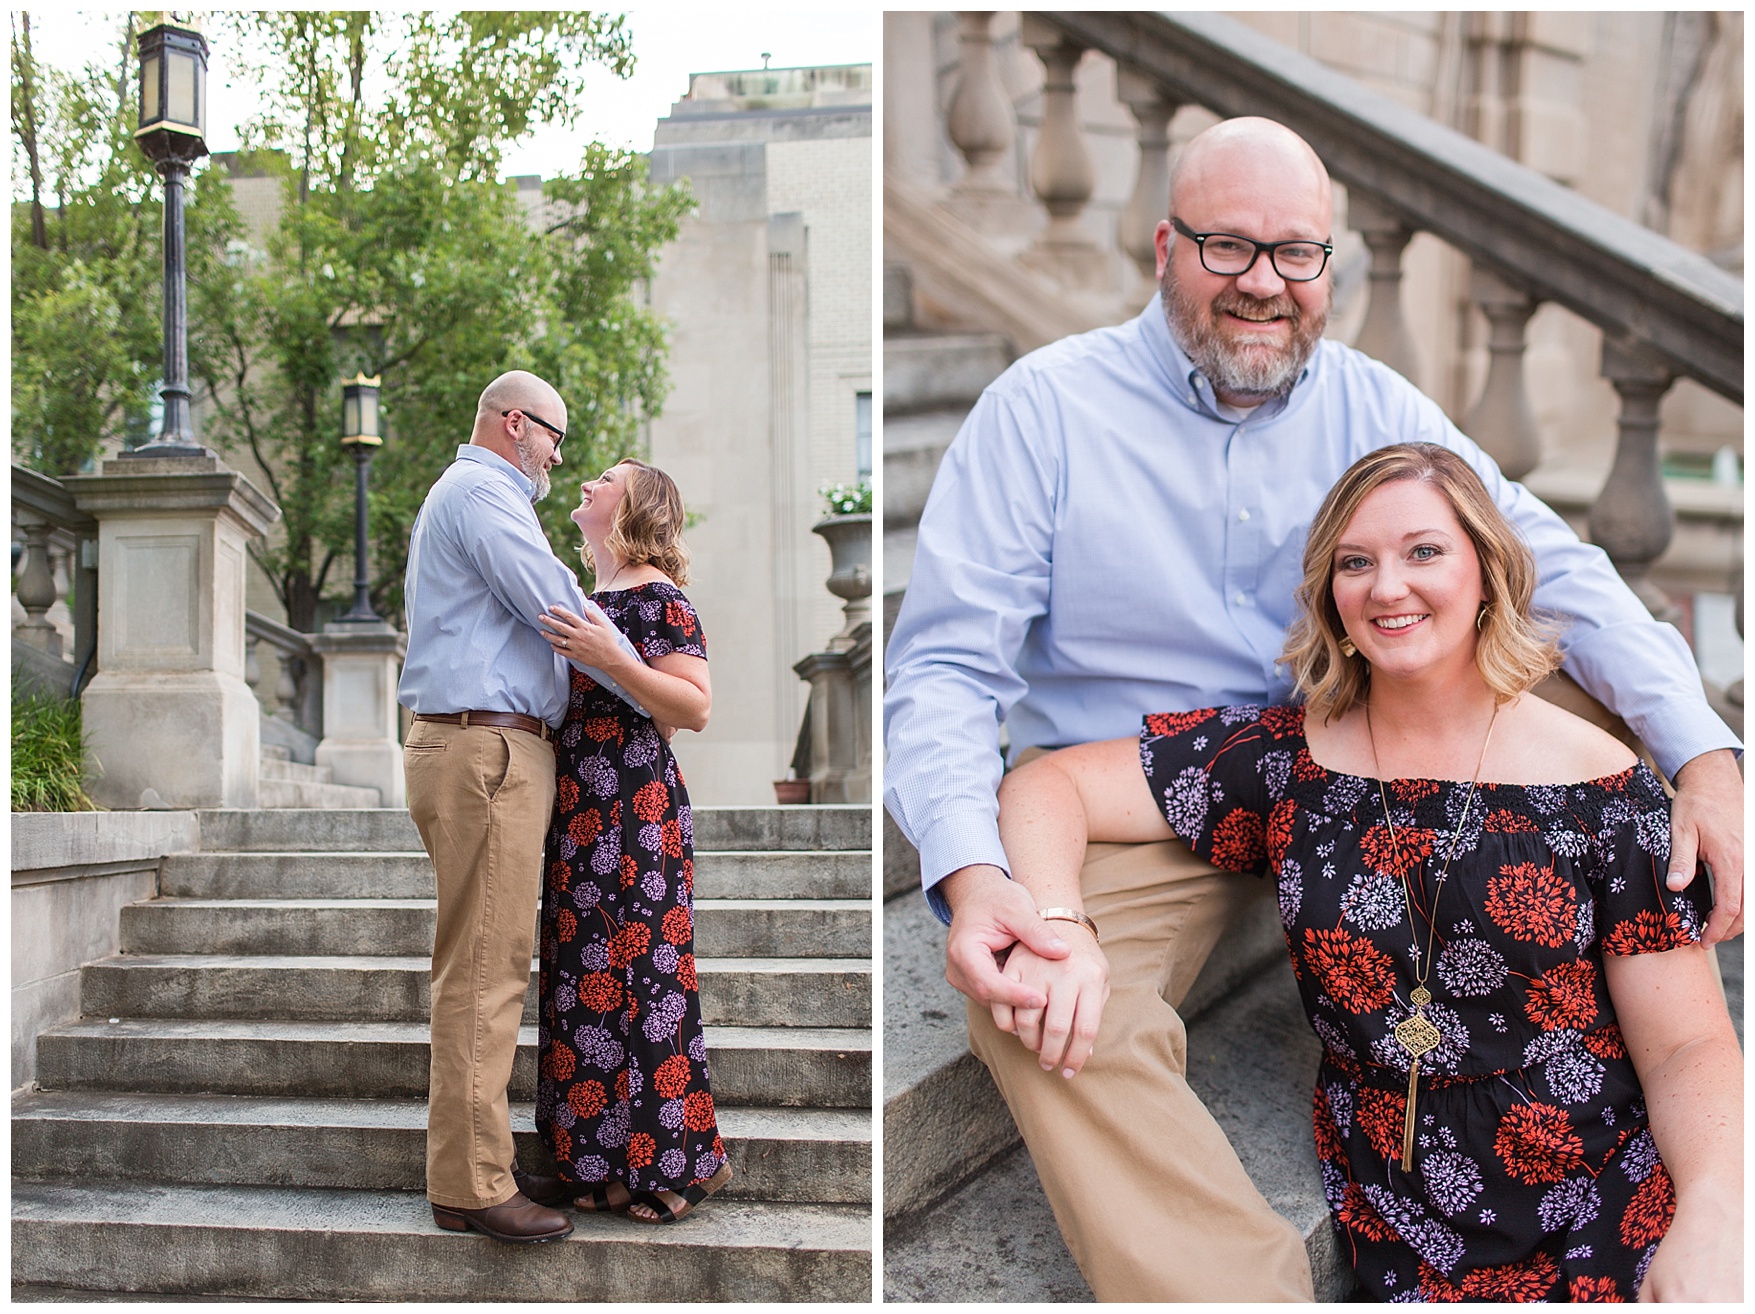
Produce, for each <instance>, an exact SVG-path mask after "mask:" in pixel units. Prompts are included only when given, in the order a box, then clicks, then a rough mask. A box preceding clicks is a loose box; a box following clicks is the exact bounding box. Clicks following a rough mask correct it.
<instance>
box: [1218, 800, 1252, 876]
mask: <svg viewBox="0 0 1755 1314" xmlns="http://www.w3.org/2000/svg"><path fill="white" fill-rule="evenodd" d="M1263 836H1264V831H1263V827H1262V824H1261V816H1260V814H1259V813H1255V812H1251V811H1250V810H1249V809H1248V808H1234V809H1232V810H1231V812H1229V813H1228V814H1226V816H1225V817H1224V819H1223V820H1221V821H1220V822H1219V824H1218V825H1216V826H1214V827H1213V866H1215V867H1219V868H1222V869H1223V870H1225V871H1248V870H1249V869H1250V868H1252V867H1254V866H1255V865H1256V864H1257V863H1259V862H1260V861H1261V860H1262V858H1263V856H1265V849H1264V847H1263Z"/></svg>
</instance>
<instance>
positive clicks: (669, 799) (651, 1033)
mask: <svg viewBox="0 0 1755 1314" xmlns="http://www.w3.org/2000/svg"><path fill="white" fill-rule="evenodd" d="M594 598H595V601H596V602H597V603H598V605H600V606H601V607H602V608H603V609H604V611H605V612H606V613H607V614H608V616H609V618H610V620H611V621H612V622H614V624H615V625H616V626H617V627H618V628H620V629H621V630H622V632H623V633H624V634H626V635H627V636H628V638H629V639H631V640H632V641H633V643H634V646H635V647H636V648H637V649H639V651H640V654H641V655H642V656H643V657H647V658H651V657H662V656H664V655H665V654H667V653H673V652H680V653H687V654H688V655H690V656H694V657H701V658H705V657H706V655H707V647H706V641H705V638H704V636H703V635H702V633H701V624H700V620H699V618H698V617H697V616H696V615H695V609H694V608H693V607H692V606H691V605H690V604H689V600H688V599H687V598H686V597H684V596H683V594H682V590H680V589H678V588H677V587H676V586H675V585H674V584H670V583H668V582H657V583H651V584H641V585H638V586H636V587H634V588H631V589H619V590H614V591H610V592H604V593H599V594H596V595H594ZM572 678H573V687H572V698H571V701H570V702H569V704H568V707H567V716H566V719H565V721H563V722H562V724H561V729H560V732H559V734H557V735H556V737H555V817H554V824H553V825H552V826H551V827H550V829H549V834H548V848H547V853H546V857H545V867H546V872H547V875H546V879H545V882H544V890H543V900H542V933H541V938H540V941H539V948H538V957H539V960H540V963H541V984H540V991H541V999H542V1002H541V1009H540V1014H539V1019H538V1038H537V1070H538V1075H537V1087H536V1126H537V1130H538V1132H539V1133H540V1134H541V1136H542V1139H543V1141H544V1142H545V1143H546V1144H547V1145H548V1147H549V1150H550V1151H551V1152H552V1153H553V1154H554V1157H555V1163H556V1164H557V1165H558V1166H559V1168H560V1172H561V1176H562V1177H563V1178H565V1179H566V1180H568V1181H572V1182H578V1183H581V1184H583V1185H591V1184H594V1183H608V1182H616V1181H619V1182H621V1183H623V1184H624V1185H626V1186H627V1188H628V1189H629V1190H630V1191H678V1192H680V1191H681V1190H683V1188H685V1187H687V1186H689V1185H691V1184H693V1183H695V1182H699V1181H704V1180H705V1179H707V1178H709V1177H711V1176H712V1175H713V1174H714V1172H716V1171H717V1170H718V1168H719V1165H720V1164H721V1163H723V1162H724V1160H725V1144H724V1142H723V1141H722V1140H721V1139H720V1137H719V1128H718V1120H717V1117H716V1115H715V1113H714V1109H713V1096H712V1093H711V1091H710V1090H709V1088H708V1082H707V1050H706V1045H705V1042H704V1041H703V1040H702V1037H701V1006H700V998H699V996H698V994H697V993H696V979H695V955H694V880H695V866H694V851H693V840H694V835H693V828H692V824H691V818H690V813H689V796H688V792H687V791H686V790H685V789H684V787H683V778H682V772H681V771H680V770H679V769H678V767H677V764H676V759H675V758H674V757H672V756H671V752H670V747H669V745H667V744H666V743H665V742H664V741H663V739H662V738H660V737H659V735H658V732H657V731H656V730H655V729H654V728H653V725H652V722H651V721H650V720H648V719H647V718H645V717H643V716H641V715H640V714H639V713H638V712H636V711H634V709H633V708H631V707H629V706H628V705H627V704H626V703H624V702H623V701H622V700H621V699H620V698H618V697H617V696H616V695H615V694H613V693H610V692H609V691H608V690H607V689H604V688H603V687H601V686H600V685H598V684H597V682H596V681H594V680H592V679H591V678H590V677H589V676H586V675H585V674H583V673H582V672H581V671H579V670H577V669H574V671H573V677H572Z"/></svg>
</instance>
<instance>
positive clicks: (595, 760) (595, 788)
mask: <svg viewBox="0 0 1755 1314" xmlns="http://www.w3.org/2000/svg"><path fill="white" fill-rule="evenodd" d="M579 783H580V784H581V785H583V786H584V787H585V788H586V789H587V790H589V791H590V793H591V796H592V797H593V798H608V797H609V796H610V795H611V794H613V793H615V792H616V790H617V789H619V788H620V787H621V781H620V780H619V779H618V778H617V777H616V773H615V768H614V767H612V766H611V765H610V764H609V761H608V760H607V759H606V758H601V757H588V758H585V759H584V760H583V761H581V762H580V763H579Z"/></svg>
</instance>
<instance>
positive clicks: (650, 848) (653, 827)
mask: <svg viewBox="0 0 1755 1314" xmlns="http://www.w3.org/2000/svg"><path fill="white" fill-rule="evenodd" d="M639 841H640V847H641V848H643V849H645V850H646V852H648V853H662V852H664V831H663V829H662V828H661V827H660V826H659V825H658V823H657V822H648V823H647V824H646V825H644V826H641V827H640V833H639ZM653 897H654V898H656V897H657V896H656V895H654V896H653Z"/></svg>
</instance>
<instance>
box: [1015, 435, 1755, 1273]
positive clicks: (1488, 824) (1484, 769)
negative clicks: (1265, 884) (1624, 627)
mask: <svg viewBox="0 0 1755 1314" xmlns="http://www.w3.org/2000/svg"><path fill="white" fill-rule="evenodd" d="M1534 586H1535V567H1534V562H1533V560H1532V558H1531V556H1530V553H1529V550H1528V548H1527V547H1526V546H1525V545H1524V544H1523V543H1522V541H1521V540H1520V539H1519V538H1518V536H1517V534H1516V531H1515V530H1514V529H1513V528H1512V527H1511V526H1510V524H1509V523H1507V522H1506V520H1505V518H1504V517H1503V516H1502V515H1501V514H1500V512H1499V511H1498V509H1497V507H1495V505H1494V504H1493V502H1492V500H1491V498H1490V497H1489V496H1488V495H1487V492H1486V490H1485V488H1484V487H1482V485H1481V482H1480V480H1479V478H1478V477H1477V476H1476V475H1475V473H1474V471H1473V470H1472V469H1470V468H1469V466H1468V465H1467V464H1466V463H1465V462H1464V461H1463V460H1462V459H1461V458H1460V457H1458V456H1457V455H1456V454H1455V453H1453V452H1451V451H1449V450H1448V449H1446V448H1443V447H1438V446H1434V445H1431V444H1423V443H1420V444H1401V445H1397V446H1393V447H1387V448H1384V449H1381V450H1379V451H1376V452H1373V453H1371V454H1369V455H1367V456H1366V457H1364V458H1362V459H1361V460H1360V461H1358V462H1357V463H1355V464H1354V466H1353V467H1352V468H1351V469H1349V470H1348V471H1347V473H1346V474H1345V475H1343V476H1342V478H1341V480H1340V481H1339V482H1338V483H1337V484H1336V485H1335V487H1334V488H1333V489H1331V490H1330V492H1329V494H1328V497H1327V498H1326V499H1325V500H1324V503H1323V506H1322V508H1321V510H1320V511H1319V512H1318V514H1317V517H1316V520H1315V522H1314V523H1313V524H1312V526H1311V530H1310V535H1309V538H1308V541H1307V544H1306V549H1305V555H1304V580H1303V584H1302V586H1301V588H1300V590H1299V602H1300V604H1301V606H1302V608H1303V611H1302V615H1301V616H1300V618H1299V620H1298V621H1297V623H1296V624H1295V625H1294V626H1293V628H1292V630H1291V631H1290V633H1289V634H1288V637H1287V648H1286V652H1285V654H1284V657H1283V660H1285V661H1287V662H1289V663H1290V664H1291V667H1292V670H1293V672H1294V674H1295V677H1296V682H1297V690H1298V694H1299V696H1300V697H1301V698H1302V699H1303V702H1302V705H1299V706H1289V707H1265V708H1264V707H1220V708H1208V709H1204V710H1199V711H1189V712H1180V713H1164V714H1154V715H1151V716H1147V717H1146V718H1145V726H1144V730H1143V733H1142V734H1141V736H1140V738H1139V739H1138V740H1133V739H1125V740H1113V741H1110V742H1108V743H1100V744H1087V745H1084V746H1081V747H1078V748H1071V749H1066V750H1063V751H1061V752H1058V753H1053V754H1050V755H1047V756H1045V757H1042V758H1038V759H1037V760H1036V761H1034V762H1031V763H1028V764H1026V765H1024V766H1022V767H1020V768H1018V769H1017V770H1015V771H1014V772H1012V773H1011V775H1010V776H1008V777H1007V778H1006V781H1005V783H1004V784H1003V785H1002V787H1001V789H1000V793H999V799H1000V819H999V821H1000V833H1001V837H1002V839H1003V840H1004V843H1005V847H1006V853H1007V856H1008V858H1009V859H1010V861H1011V863H1012V872H1013V875H1014V877H1015V878H1016V879H1017V880H1018V881H1020V882H1021V883H1022V884H1024V885H1025V886H1026V887H1027V888H1028V889H1029V890H1030V892H1031V894H1032V895H1033V896H1034V897H1035V899H1036V902H1037V906H1038V907H1039V908H1047V909H1049V911H1051V912H1053V913H1054V914H1055V915H1056V916H1057V917H1059V918H1060V919H1061V920H1069V919H1070V921H1077V920H1078V918H1079V917H1081V916H1082V915H1083V911H1082V902H1081V899H1080V893H1079V888H1078V881H1079V870H1080V865H1081V863H1082V861H1083V857H1084V852H1085V844H1086V842H1087V841H1100V840H1112V841H1126V842H1144V841H1151V840H1161V839H1166V838H1170V837H1172V836H1175V837H1179V838H1182V839H1184V840H1186V841H1187V842H1188V843H1189V845H1190V846H1191V847H1192V848H1193V849H1194V851H1195V852H1196V853H1198V854H1199V855H1200V856H1202V857H1204V858H1207V859H1208V860H1209V861H1211V862H1212V863H1213V864H1214V865H1215V866H1218V867H1221V868H1225V869H1228V870H1234V871H1253V872H1269V873H1272V874H1273V876H1274V877H1275V879H1276V881H1277V883H1278V888H1279V901H1280V912H1281V919H1282V922H1283V924H1284V927H1285V931H1286V940H1287V946H1288V949H1289V950H1290V953H1291V958H1292V966H1293V972H1294V975H1295V976H1296V977H1297V979H1298V987H1299V991H1300V994H1301V996H1302V999H1303V1003H1304V1008H1305V1012H1306V1014H1307V1016H1308V1018H1309V1021H1310V1025H1311V1027H1312V1029H1313V1030H1314V1031H1315V1032H1316V1035H1317V1036H1318V1038H1319V1039H1320V1040H1321V1041H1322V1046H1323V1057H1322V1066H1321V1070H1320V1074H1319V1076H1318V1079H1317V1086H1316V1097H1315V1116H1314V1126H1315V1132H1316V1147H1317V1154H1318V1157H1319V1159H1320V1161H1321V1173H1322V1180H1323V1185H1324V1189H1325V1192H1326V1194H1327V1197H1328V1201H1329V1206H1330V1210H1331V1212H1332V1215H1333V1219H1334V1224H1335V1227H1336V1229H1337V1232H1338V1233H1339V1235H1340V1238H1341V1241H1342V1247H1343V1253H1344V1254H1346V1255H1347V1256H1348V1258H1349V1259H1350V1260H1351V1262H1352V1264H1353V1266H1354V1269H1355V1271H1356V1273H1357V1274H1358V1276H1359V1279H1360V1281H1361V1282H1362V1283H1363V1284H1364V1285H1365V1287H1366V1289H1367V1290H1368V1291H1370V1292H1372V1293H1373V1294H1374V1295H1376V1296H1377V1297H1378V1298H1380V1299H1386V1300H1404V1301H1405V1300H1460V1299H1481V1300H1506V1301H1514V1300H1515V1301H1525V1300H1630V1299H1633V1298H1634V1297H1635V1296H1636V1295H1639V1294H1640V1293H1641V1291H1642V1288H1643V1291H1644V1298H1646V1299H1651V1298H1657V1299H1668V1300H1736V1299H1740V1298H1741V1293H1742V1249H1741V1247H1742V1233H1743V1227H1742V1157H1743V1154H1742V1132H1741V1125H1742V1124H1741V1119H1742V1057H1741V1053H1740V1050H1739V1048H1738V1045H1737V1040H1736V1035H1735V1032H1734V1031H1733V1029H1732V1027H1731V1024H1730V1019H1729V1017H1728V1016H1727V1014H1726V1010H1725V1005H1724V999H1723V996H1722V993H1721V992H1720V990H1719V988H1718V986H1717V984H1716V981H1715V979H1714V975H1713V972H1712V968H1711V965H1710V963H1709V962H1708V960H1707V956H1706V952H1705V950H1704V949H1703V948H1702V947H1701V946H1700V944H1699V943H1698V942H1699V939H1700V931H1701V925H1702V922H1703V921H1704V917H1705V913H1706V912H1707V910H1708V909H1707V903H1706V897H1707V896H1706V894H1705V892H1704V891H1700V892H1699V893H1696V892H1695V890H1696V889H1698V887H1699V885H1700V884H1701V883H1700V882H1695V886H1694V887H1692V888H1690V889H1689V890H1684V891H1679V892H1678V891H1671V890H1669V889H1668V888H1667V886H1666V882H1665V872H1666V859H1667V857H1668V849H1669V817H1668V807H1667V803H1666V799H1665V795H1664V792H1663V789H1662V787H1661V786H1660V784H1659V782H1658V780H1657V778H1656V777H1655V776H1654V775H1653V774H1652V773H1651V771H1650V770H1649V769H1648V768H1647V767H1646V766H1644V765H1643V764H1641V763H1640V762H1638V761H1637V759H1636V758H1635V757H1634V755H1633V753H1632V752H1631V751H1630V750H1629V749H1628V748H1627V747H1626V746H1625V745H1623V744H1622V743H1620V742H1619V741H1618V740H1616V739H1614V738H1612V737H1611V736H1609V735H1608V734H1606V733H1604V732H1603V731H1601V730H1598V729H1597V728H1595V727H1593V726H1591V725H1589V724H1588V723H1587V722H1585V721H1583V720H1580V719H1579V718H1577V717H1575V716H1572V715H1571V714H1570V713H1568V712H1564V711H1562V710H1560V709H1559V708H1557V707H1555V706H1553V705H1552V704H1550V703H1548V702H1545V701H1544V700H1542V699H1540V698H1537V697H1535V696H1533V695H1532V694H1531V693H1530V690H1531V689H1532V688H1533V687H1534V686H1535V685H1536V684H1537V683H1538V682H1539V681H1540V680H1541V679H1542V678H1543V677H1544V676H1546V675H1547V674H1548V673H1549V672H1550V671H1552V670H1553V669H1554V667H1555V666H1556V665H1557V664H1558V652H1557V649H1556V648H1555V646H1554V643H1553V640H1552V637H1551V636H1550V635H1549V634H1548V633H1547V632H1546V631H1545V627H1544V626H1543V625H1542V624H1541V623H1540V622H1539V621H1538V620H1536V619H1535V618H1532V617H1531V615H1530V610H1529V608H1530V598H1531V594H1532V592H1533V590H1534ZM1086 929H1087V930H1088V931H1089V932H1090V934H1089V935H1085V934H1069V935H1068V937H1067V938H1068V939H1069V940H1072V941H1076V944H1075V946H1074V957H1073V960H1071V961H1073V962H1074V963H1075V967H1074V970H1072V971H1067V970H1066V968H1065V966H1064V964H1063V965H1062V966H1061V968H1060V969H1059V970H1058V971H1056V972H1048V971H1046V970H1044V968H1043V960H1041V959H1038V958H1036V957H1034V955H1032V954H1030V953H1029V951H1028V950H1026V949H1023V948H1022V946H1019V947H1018V948H1017V949H1014V951H1013V953H1012V954H1011V956H1010V958H1009V959H1008V960H1007V963H1006V967H1005V970H1006V972H1007V973H1008V974H1010V975H1013V976H1014V977H1015V978H1016V979H1018V980H1020V981H1025V982H1029V983H1031V984H1034V985H1038V986H1041V987H1042V988H1043V990H1044V992H1045V993H1046V994H1047V995H1048V1004H1047V1007H1046V1008H1045V1009H1043V1010H1033V1011H1030V1012H1018V1013H1016V1014H1012V1013H1011V1012H1010V1010H996V1018H995V1020H996V1022H998V1023H999V1025H1000V1026H1001V1027H1002V1029H1005V1030H1014V1031H1016V1033H1017V1034H1018V1036H1019V1038H1020V1039H1021V1040H1022V1041H1023V1042H1024V1044H1025V1045H1026V1046H1028V1047H1029V1048H1031V1049H1032V1050H1035V1051H1036V1052H1037V1053H1038V1054H1039V1055H1040V1056H1041V1058H1042V1061H1043V1066H1044V1067H1047V1068H1058V1069H1060V1070H1061V1071H1062V1072H1063V1073H1064V1074H1065V1075H1067V1076H1072V1075H1073V1074H1074V1073H1076V1072H1077V1070H1078V1068H1079V1067H1080V1066H1082V1064H1083V1063H1084V1061H1085V1059H1086V1058H1087V1057H1088V1055H1089V1053H1090V1049H1091V1045H1092V1042H1093V1041H1094V1039H1095V1037H1096V1035H1097V1032H1098V1025H1099V1022H1100V1018H1101V1012H1102V1006H1103V1002H1104V1000H1105V999H1106V998H1107V994H1108V978H1107V965H1106V961H1105V960H1104V959H1103V955H1102V950H1101V949H1100V948H1098V946H1097V942H1096V935H1097V929H1096V928H1095V927H1091V926H1089V924H1088V922H1087V924H1086ZM1020 950H1021V952H1020ZM1002 1013H1003V1016H1002V1015H1000V1014H1002Z"/></svg>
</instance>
